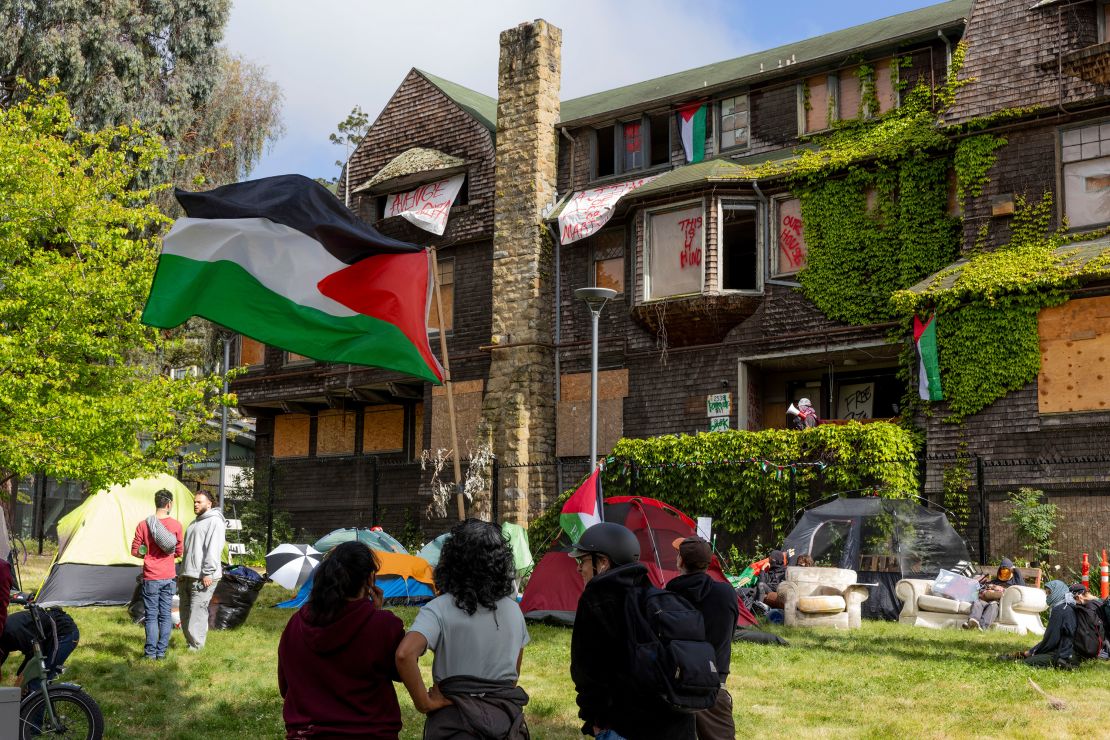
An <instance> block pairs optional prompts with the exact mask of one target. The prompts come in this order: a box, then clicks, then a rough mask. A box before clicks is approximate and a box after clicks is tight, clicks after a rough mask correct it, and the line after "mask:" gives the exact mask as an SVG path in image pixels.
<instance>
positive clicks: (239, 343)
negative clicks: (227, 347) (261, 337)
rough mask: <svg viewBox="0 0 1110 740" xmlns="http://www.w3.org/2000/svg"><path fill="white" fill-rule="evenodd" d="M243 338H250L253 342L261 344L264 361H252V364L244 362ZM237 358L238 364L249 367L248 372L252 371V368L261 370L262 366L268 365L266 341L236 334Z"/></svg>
mask: <svg viewBox="0 0 1110 740" xmlns="http://www.w3.org/2000/svg"><path fill="white" fill-rule="evenodd" d="M243 339H250V341H252V342H258V344H259V346H261V347H262V362H256V363H251V364H250V365H244V364H243ZM235 358H236V360H237V361H238V366H239V367H245V368H246V369H247V372H250V371H251V370H261V369H262V368H264V367H266V343H265V342H259V341H258V340H257V339H252V338H251V337H244V336H243V335H242V334H236V335H235Z"/></svg>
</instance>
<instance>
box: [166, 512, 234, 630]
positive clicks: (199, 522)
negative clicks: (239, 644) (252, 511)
mask: <svg viewBox="0 0 1110 740" xmlns="http://www.w3.org/2000/svg"><path fill="white" fill-rule="evenodd" d="M214 504H215V501H213V500H212V494H211V493H209V492H208V491H197V492H196V493H195V494H194V495H193V512H194V513H196V515H197V518H196V519H195V520H194V521H193V523H192V524H190V525H189V528H188V529H187V530H185V554H184V555H183V556H182V559H181V582H180V584H179V586H178V589H177V590H178V593H179V594H180V595H181V631H182V632H184V633H185V642H187V643H188V645H189V650H200V649H201V648H202V647H204V641H205V638H206V637H207V636H208V604H209V603H210V602H211V601H212V594H213V593H214V592H215V590H216V584H217V583H218V582H219V580H220V576H221V575H223V571H222V570H221V567H220V558H221V557H223V552H224V540H225V539H226V537H227V520H226V519H224V514H223V512H222V511H220V510H219V509H218V508H215V507H214Z"/></svg>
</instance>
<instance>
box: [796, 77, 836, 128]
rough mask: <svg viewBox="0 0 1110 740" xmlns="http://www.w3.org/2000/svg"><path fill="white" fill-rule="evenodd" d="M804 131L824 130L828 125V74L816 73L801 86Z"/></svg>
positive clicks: (829, 93) (829, 92)
mask: <svg viewBox="0 0 1110 740" xmlns="http://www.w3.org/2000/svg"><path fill="white" fill-rule="evenodd" d="M803 90H804V94H805V96H806V97H805V99H804V100H803V101H802V102H803V106H804V110H803V114H804V122H805V126H804V128H805V132H806V133H810V132H812V131H824V130H825V129H827V128H828V127H829V99H830V96H831V94H832V93H831V91H830V89H829V77H828V75H823V74H822V75H816V76H814V77H810V78H809V79H808V80H806V81H805V87H804V88H803Z"/></svg>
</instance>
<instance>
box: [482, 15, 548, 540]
mask: <svg viewBox="0 0 1110 740" xmlns="http://www.w3.org/2000/svg"><path fill="white" fill-rule="evenodd" d="M562 37H563V32H562V31H560V30H559V29H558V28H556V27H555V26H552V25H551V24H549V23H547V22H546V21H543V20H536V21H534V22H532V23H522V24H520V25H519V26H517V27H516V28H511V29H509V30H507V31H503V32H502V33H501V59H500V62H499V64H498V69H497V152H496V164H495V184H494V192H495V196H494V230H493V297H492V300H493V337H492V342H493V343H494V344H495V345H499V346H497V347H495V348H494V349H493V350H492V359H491V362H490V369H489V379H488V381H487V383H486V394H485V400H484V403H483V408H482V426H483V431H484V433H485V435H486V438H487V439H488V440H489V442H490V445H491V448H492V450H493V453H494V454H495V455H496V456H497V458H498V460H499V461H500V463H501V468H500V476H499V481H498V489H499V490H498V491H497V499H498V503H499V508H500V509H501V516H502V517H503V518H504V519H506V520H508V521H516V522H519V523H521V524H525V523H527V521H528V518H529V510H530V509H531V511H532V512H533V513H534V512H536V511H538V510H539V508H540V507H542V506H543V505H545V504H546V503H548V501H549V498H550V496H552V495H553V494H554V493H555V490H554V489H555V467H554V464H553V463H554V459H555V370H554V350H553V348H552V336H553V323H554V317H553V309H552V301H553V295H554V294H553V274H554V272H553V270H554V267H553V265H552V248H551V247H552V245H551V241H550V234H549V233H548V231H547V229H546V227H545V226H544V224H543V220H542V213H543V209H544V207H545V206H547V205H549V204H550V203H552V202H553V201H554V199H555V178H556V170H557V138H556V136H557V133H556V130H555V125H556V124H557V123H558V121H559V76H560V54H561V45H562ZM475 504H476V505H475V509H476V510H475V514H477V515H480V516H483V515H485V514H486V513H488V509H489V502H481V501H477V502H475Z"/></svg>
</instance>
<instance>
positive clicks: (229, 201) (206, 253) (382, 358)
mask: <svg viewBox="0 0 1110 740" xmlns="http://www.w3.org/2000/svg"><path fill="white" fill-rule="evenodd" d="M175 196H176V197H177V200H178V202H180V203H181V206H182V208H184V209H185V214H186V216H185V217H184V218H180V219H178V220H177V221H176V222H175V223H174V225H173V228H171V229H170V232H169V234H167V235H166V238H165V240H164V242H163V246H162V255H161V257H160V258H159V260H158V269H157V271H156V272H155V275H154V283H153V285H152V286H151V289H150V297H149V298H148V299H147V304H146V308H145V309H144V310H143V322H144V323H146V324H149V325H151V326H157V327H160V328H170V327H174V326H178V325H179V324H181V323H182V322H184V321H185V320H186V319H188V318H189V317H190V316H201V317H203V318H206V319H209V320H211V321H214V322H216V323H217V324H221V325H223V326H225V327H227V328H228V329H231V330H233V331H236V332H239V333H240V334H243V335H244V336H248V337H251V338H252V339H256V340H258V341H260V342H264V343H266V344H269V345H272V346H275V347H280V348H282V349H284V350H287V351H289V352H296V353H297V354H301V355H305V356H306V357H311V358H313V359H316V360H322V361H326V362H345V363H351V364H354V365H367V366H370V367H380V368H385V369H388V370H396V371H397V372H401V373H405V374H406V375H411V376H414V377H418V378H423V379H425V380H429V381H431V382H433V383H439V382H442V380H443V369H442V368H441V367H440V364H439V361H438V360H437V359H436V357H435V355H433V354H432V351H431V347H430V346H429V344H428V324H427V322H428V307H429V300H430V298H431V295H432V287H433V285H432V272H431V260H432V255H431V252H430V250H425V249H423V248H422V247H418V246H416V245H414V244H408V243H406V242H401V241H397V240H396V239H391V238H389V237H387V236H384V235H383V234H380V233H379V232H378V231H377V230H376V229H374V228H373V227H371V226H370V225H368V224H366V223H363V222H362V221H360V220H359V219H357V218H356V217H355V216H354V215H353V214H352V213H351V212H350V211H349V210H347V208H346V207H345V206H344V205H343V204H342V203H340V202H339V201H338V200H337V199H336V198H335V196H334V195H332V194H331V193H330V192H329V191H328V190H327V188H325V187H323V186H322V185H320V184H319V183H317V182H314V181H313V180H310V179H309V178H307V177H302V176H300V175H281V176H279V177H267V178H263V179H261V180H252V181H248V182H242V183H237V184H235V185H225V186H223V187H219V188H215V189H214V190H209V191H207V192H203V193H190V192H185V191H182V190H178V191H176V192H175Z"/></svg>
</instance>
